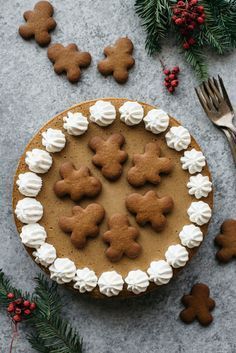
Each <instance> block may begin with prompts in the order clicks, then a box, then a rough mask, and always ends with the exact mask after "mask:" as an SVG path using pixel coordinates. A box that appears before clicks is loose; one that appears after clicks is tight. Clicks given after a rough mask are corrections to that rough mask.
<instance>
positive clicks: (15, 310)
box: [7, 293, 36, 323]
mask: <svg viewBox="0 0 236 353" xmlns="http://www.w3.org/2000/svg"><path fill="white" fill-rule="evenodd" d="M7 298H8V299H10V300H12V301H11V302H10V303H9V305H8V307H7V311H8V313H9V315H10V316H11V319H12V320H13V322H14V323H17V322H20V321H22V320H24V319H26V318H28V317H29V316H30V315H31V314H32V312H33V311H34V310H35V309H36V304H35V303H33V302H30V301H29V300H26V299H24V298H17V299H15V295H14V293H8V294H7ZM13 299H15V300H13Z"/></svg>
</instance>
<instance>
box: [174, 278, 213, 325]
mask: <svg viewBox="0 0 236 353" xmlns="http://www.w3.org/2000/svg"><path fill="white" fill-rule="evenodd" d="M209 295H210V290H209V288H208V286H207V285H205V284H203V283H197V284H195V285H194V286H193V288H192V290H191V293H190V294H188V295H184V296H183V297H182V303H183V304H184V306H185V307H186V309H184V310H183V311H181V313H180V318H181V320H182V321H184V322H185V323H186V324H190V323H191V322H193V321H194V320H195V319H197V320H198V321H199V323H200V324H201V325H203V326H207V325H209V324H210V323H211V322H212V320H213V317H212V315H211V313H210V312H211V311H212V310H213V309H214V307H215V301H214V300H213V299H212V298H210V297H209Z"/></svg>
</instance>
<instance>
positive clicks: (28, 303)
mask: <svg viewBox="0 0 236 353" xmlns="http://www.w3.org/2000/svg"><path fill="white" fill-rule="evenodd" d="M23 305H24V307H25V308H28V306H30V301H29V300H25V301H24V302H23Z"/></svg>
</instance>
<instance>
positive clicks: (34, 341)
mask: <svg viewBox="0 0 236 353" xmlns="http://www.w3.org/2000/svg"><path fill="white" fill-rule="evenodd" d="M27 339H28V341H29V343H30V344H31V347H32V348H34V349H35V350H36V351H38V352H40V353H51V352H50V348H48V347H46V346H45V343H44V340H42V339H41V338H40V337H39V336H38V334H37V333H32V334H31V335H28V336H27Z"/></svg>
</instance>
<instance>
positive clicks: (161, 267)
mask: <svg viewBox="0 0 236 353" xmlns="http://www.w3.org/2000/svg"><path fill="white" fill-rule="evenodd" d="M147 273H148V275H149V280H150V281H151V282H154V283H155V284H157V285H158V286H161V285H163V284H167V283H168V282H169V281H170V279H171V278H172V277H173V270H172V267H171V266H170V265H169V264H168V263H167V262H166V261H164V260H159V261H152V262H151V263H150V267H149V268H148V270H147Z"/></svg>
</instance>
